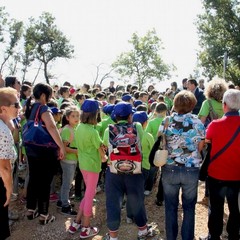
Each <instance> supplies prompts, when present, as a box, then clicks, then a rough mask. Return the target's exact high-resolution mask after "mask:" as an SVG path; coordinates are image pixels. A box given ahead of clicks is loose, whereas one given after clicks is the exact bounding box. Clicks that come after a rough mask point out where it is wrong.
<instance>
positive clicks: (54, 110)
mask: <svg viewBox="0 0 240 240" xmlns="http://www.w3.org/2000/svg"><path fill="white" fill-rule="evenodd" d="M50 109H51V111H52V114H57V113H60V112H62V111H61V110H60V109H59V108H57V107H51V108H50Z"/></svg>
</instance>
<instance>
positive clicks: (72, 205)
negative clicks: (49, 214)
mask: <svg viewBox="0 0 240 240" xmlns="http://www.w3.org/2000/svg"><path fill="white" fill-rule="evenodd" d="M70 206H71V207H72V208H73V207H74V206H75V205H74V203H70ZM57 208H59V209H60V208H62V201H61V200H58V201H57Z"/></svg>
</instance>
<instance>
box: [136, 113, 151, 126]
mask: <svg viewBox="0 0 240 240" xmlns="http://www.w3.org/2000/svg"><path fill="white" fill-rule="evenodd" d="M147 120H148V115H147V113H146V112H144V111H139V112H135V113H134V114H133V122H139V123H141V124H143V123H145V122H146V121H147Z"/></svg>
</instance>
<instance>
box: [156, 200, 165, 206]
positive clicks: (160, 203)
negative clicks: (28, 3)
mask: <svg viewBox="0 0 240 240" xmlns="http://www.w3.org/2000/svg"><path fill="white" fill-rule="evenodd" d="M155 204H156V205H157V206H159V207H161V206H162V205H163V202H162V201H159V200H157V199H156V200H155Z"/></svg>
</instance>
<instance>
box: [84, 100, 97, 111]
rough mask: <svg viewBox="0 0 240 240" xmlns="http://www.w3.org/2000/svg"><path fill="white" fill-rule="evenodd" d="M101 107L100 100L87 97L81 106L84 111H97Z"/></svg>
mask: <svg viewBox="0 0 240 240" xmlns="http://www.w3.org/2000/svg"><path fill="white" fill-rule="evenodd" d="M98 109H99V104H98V101H97V100H95V99H86V100H85V101H84V102H83V104H82V107H81V110H82V111H83V112H96V111H97V110H98Z"/></svg>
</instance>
